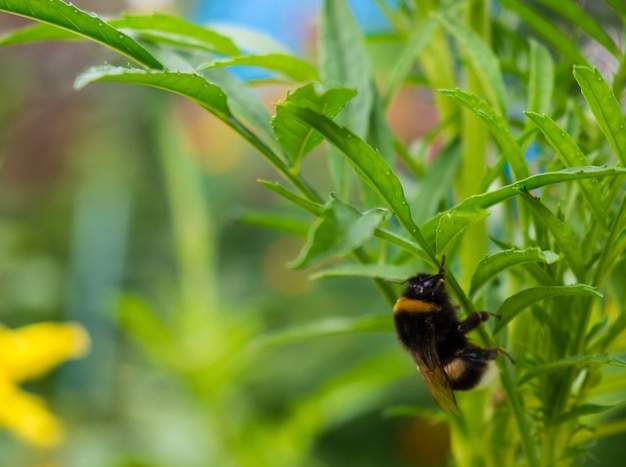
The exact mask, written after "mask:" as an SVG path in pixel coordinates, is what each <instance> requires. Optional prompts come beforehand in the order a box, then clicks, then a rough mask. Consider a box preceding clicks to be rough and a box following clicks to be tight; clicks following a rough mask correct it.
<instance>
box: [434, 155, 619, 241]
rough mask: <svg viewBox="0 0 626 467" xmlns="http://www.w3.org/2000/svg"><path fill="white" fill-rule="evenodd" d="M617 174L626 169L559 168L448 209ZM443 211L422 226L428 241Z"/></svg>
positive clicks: (474, 207)
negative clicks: (558, 184) (564, 183)
mask: <svg viewBox="0 0 626 467" xmlns="http://www.w3.org/2000/svg"><path fill="white" fill-rule="evenodd" d="M617 175H622V176H624V175H626V169H625V168H622V167H612V168H607V167H572V168H568V169H563V170H559V171H556V172H544V173H541V174H537V175H532V176H530V177H528V178H526V179H524V180H520V181H519V182H516V183H512V184H510V185H506V186H503V187H502V188H498V189H497V190H493V191H490V192H487V193H483V194H480V195H475V196H470V197H469V198H467V199H466V200H464V201H462V202H461V203H459V204H458V205H456V206H455V207H453V208H452V209H449V210H448V211H446V212H450V211H456V210H458V211H474V210H478V209H487V208H489V207H491V206H494V205H496V204H498V203H501V202H503V201H506V200H507V199H510V198H512V197H514V196H517V195H519V194H521V193H525V192H527V191H532V190H534V189H536V188H541V187H543V186H547V185H554V184H556V183H563V182H573V181H576V180H581V179H584V178H603V177H614V176H617ZM444 214H445V212H443V213H439V214H437V215H436V216H434V217H432V218H430V219H429V220H428V222H426V223H425V224H424V225H423V226H422V235H423V236H424V238H425V239H426V241H428V242H432V241H434V238H435V234H436V229H437V225H438V224H439V219H440V218H441V216H442V215H444Z"/></svg>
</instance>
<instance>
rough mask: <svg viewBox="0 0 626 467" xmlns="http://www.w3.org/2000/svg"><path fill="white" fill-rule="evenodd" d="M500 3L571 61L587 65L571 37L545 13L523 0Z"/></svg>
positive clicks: (501, 0)
mask: <svg viewBox="0 0 626 467" xmlns="http://www.w3.org/2000/svg"><path fill="white" fill-rule="evenodd" d="M500 4H501V5H502V6H503V7H505V8H508V9H509V10H511V11H514V12H515V13H516V14H517V15H518V16H519V17H520V18H521V19H522V20H524V21H526V23H528V25H529V26H530V27H531V28H533V29H534V30H535V31H536V32H537V34H539V35H541V36H543V37H544V38H545V39H546V40H547V41H548V42H549V43H550V44H552V46H554V47H555V48H556V49H557V50H558V51H559V52H561V53H562V54H563V56H565V57H566V58H568V59H569V60H570V61H571V62H574V63H577V64H579V65H587V64H588V62H587V59H586V58H585V57H584V55H583V54H582V53H581V51H580V48H579V47H578V45H577V44H576V42H574V41H573V40H572V39H570V38H569V37H567V36H566V35H565V34H564V33H563V31H561V29H560V28H559V27H558V26H557V25H556V24H555V23H554V22H553V21H551V20H550V19H548V18H547V17H546V16H545V14H543V13H541V12H538V11H536V10H535V9H533V7H532V6H530V5H529V4H528V2H526V1H525V0H500Z"/></svg>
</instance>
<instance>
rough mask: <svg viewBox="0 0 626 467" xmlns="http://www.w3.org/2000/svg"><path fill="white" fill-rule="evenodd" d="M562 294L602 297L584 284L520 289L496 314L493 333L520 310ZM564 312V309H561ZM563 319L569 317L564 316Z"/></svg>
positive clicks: (495, 333)
mask: <svg viewBox="0 0 626 467" xmlns="http://www.w3.org/2000/svg"><path fill="white" fill-rule="evenodd" d="M564 295H573V296H579V297H602V294H601V293H600V292H598V291H597V290H596V289H595V288H593V287H590V286H588V285H585V284H572V285H560V286H556V285H555V286H541V287H533V288H530V289H526V290H522V291H521V292H518V293H516V294H515V295H513V296H511V297H509V298H507V299H506V300H505V301H504V302H502V305H500V308H499V309H498V311H497V312H496V314H498V315H500V316H501V319H499V320H497V321H496V323H495V326H494V330H493V335H494V336H495V335H497V334H498V333H499V332H500V331H502V329H504V327H505V326H506V325H507V324H508V323H509V322H510V321H511V320H513V318H515V317H517V315H519V314H520V313H521V312H522V311H524V310H525V309H526V308H528V307H529V306H531V305H533V304H535V303H537V302H540V301H542V300H546V299H548V298H554V297H561V296H564ZM563 311H564V312H565V311H566V310H563ZM563 319H569V318H568V317H566V316H564V317H563Z"/></svg>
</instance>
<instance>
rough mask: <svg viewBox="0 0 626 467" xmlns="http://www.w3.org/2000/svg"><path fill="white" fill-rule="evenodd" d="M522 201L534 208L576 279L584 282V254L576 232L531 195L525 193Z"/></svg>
mask: <svg viewBox="0 0 626 467" xmlns="http://www.w3.org/2000/svg"><path fill="white" fill-rule="evenodd" d="M522 199H523V200H524V201H526V202H527V203H528V204H529V205H530V206H531V207H532V208H533V211H534V212H535V214H536V215H537V216H538V217H539V219H541V221H542V222H543V223H544V224H545V226H546V227H547V228H548V230H549V231H550V233H551V234H552V236H553V237H554V240H555V241H556V243H557V244H558V245H559V248H560V251H561V252H562V253H563V255H564V256H565V259H566V260H567V264H568V265H569V267H570V268H571V269H572V271H573V272H574V275H575V276H576V278H577V279H578V280H579V281H583V280H584V279H585V266H584V263H583V254H582V251H581V248H580V242H579V241H578V239H577V238H576V234H575V233H574V231H573V230H572V229H571V227H570V226H569V225H567V224H566V223H565V222H563V221H562V220H561V219H559V218H558V217H557V216H556V215H555V214H554V213H553V212H552V211H550V210H549V209H548V208H547V207H545V206H544V205H543V203H541V201H539V200H538V199H537V198H535V197H534V196H532V195H531V194H529V193H527V192H526V193H523V196H522Z"/></svg>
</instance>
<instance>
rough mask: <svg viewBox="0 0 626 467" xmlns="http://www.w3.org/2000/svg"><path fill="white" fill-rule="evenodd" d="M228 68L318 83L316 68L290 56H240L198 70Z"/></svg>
mask: <svg viewBox="0 0 626 467" xmlns="http://www.w3.org/2000/svg"><path fill="white" fill-rule="evenodd" d="M229 66H257V67H261V68H265V69H267V70H271V71H276V72H278V73H281V74H283V75H285V76H287V77H288V78H291V79H292V80H294V81H319V79H320V77H319V74H318V72H317V68H315V67H314V66H313V65H310V64H309V63H307V62H305V61H304V60H301V59H299V58H297V57H294V56H292V55H285V54H269V55H242V56H239V57H233V58H229V59H222V60H215V61H213V62H211V63H207V64H206V65H202V66H201V67H200V68H199V69H200V70H206V69H209V68H224V67H229Z"/></svg>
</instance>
